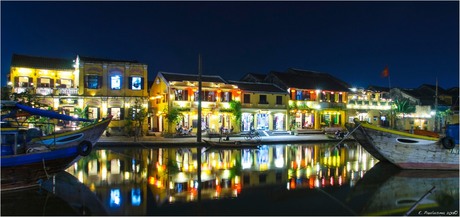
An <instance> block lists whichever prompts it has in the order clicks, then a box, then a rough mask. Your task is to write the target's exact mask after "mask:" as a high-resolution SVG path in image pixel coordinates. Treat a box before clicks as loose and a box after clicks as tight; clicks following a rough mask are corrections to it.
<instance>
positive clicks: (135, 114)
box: [125, 98, 147, 142]
mask: <svg viewBox="0 0 460 217" xmlns="http://www.w3.org/2000/svg"><path fill="white" fill-rule="evenodd" d="M128 113H129V118H128V120H127V121H126V125H128V126H126V125H125V127H128V128H129V127H132V128H131V129H134V141H135V142H136V141H138V139H139V137H140V136H142V128H143V123H144V120H145V118H146V117H147V109H146V108H145V107H144V106H143V105H142V101H141V98H136V99H135V100H134V104H133V105H132V106H131V107H130V108H129V110H128Z"/></svg>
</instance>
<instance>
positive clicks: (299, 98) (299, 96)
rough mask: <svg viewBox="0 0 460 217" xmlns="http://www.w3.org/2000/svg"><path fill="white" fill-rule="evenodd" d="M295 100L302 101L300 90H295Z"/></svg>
mask: <svg viewBox="0 0 460 217" xmlns="http://www.w3.org/2000/svg"><path fill="white" fill-rule="evenodd" d="M296 99H297V100H302V91H301V90H297V96H296Z"/></svg>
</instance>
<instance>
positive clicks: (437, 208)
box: [346, 162, 459, 216]
mask: <svg viewBox="0 0 460 217" xmlns="http://www.w3.org/2000/svg"><path fill="white" fill-rule="evenodd" d="M377 174H378V175H377ZM433 187H435V188H434V191H432V192H429V191H430V189H432V188H433ZM425 195H426V197H425V198H423V196H425ZM419 200H420V201H419ZM346 202H347V204H349V205H350V206H352V207H353V208H354V209H356V210H357V213H359V214H360V215H369V216H371V215H372V216H373V215H377V216H382V215H405V214H410V215H437V216H439V215H456V216H458V210H459V171H458V170H454V171H432V170H401V169H399V168H397V167H396V166H393V165H392V164H390V163H384V162H380V163H378V164H377V165H375V166H374V167H373V168H372V169H371V170H370V171H368V173H366V175H365V176H364V177H363V178H362V179H360V180H359V181H358V182H357V184H356V186H355V187H354V188H353V189H352V192H351V193H350V194H349V195H348V197H347V199H346ZM413 207H415V209H413V210H412V208H413Z"/></svg>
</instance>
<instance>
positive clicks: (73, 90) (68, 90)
mask: <svg viewBox="0 0 460 217" xmlns="http://www.w3.org/2000/svg"><path fill="white" fill-rule="evenodd" d="M57 94H58V95H66V96H72V95H78V88H57Z"/></svg>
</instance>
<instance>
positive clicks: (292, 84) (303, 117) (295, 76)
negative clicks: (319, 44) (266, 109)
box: [243, 69, 349, 130]
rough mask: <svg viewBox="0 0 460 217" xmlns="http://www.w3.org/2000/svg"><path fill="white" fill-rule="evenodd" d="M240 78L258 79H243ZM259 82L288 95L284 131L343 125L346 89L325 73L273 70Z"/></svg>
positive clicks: (339, 81)
mask: <svg viewBox="0 0 460 217" xmlns="http://www.w3.org/2000/svg"><path fill="white" fill-rule="evenodd" d="M258 77H259V78H258ZM243 79H249V80H251V79H252V80H254V79H256V80H257V79H259V80H260V79H262V78H260V76H252V77H250V76H246V77H244V78H243ZM263 81H264V82H269V83H273V84H276V85H278V86H279V87H281V88H283V89H285V90H286V91H287V92H288V93H289V102H288V104H287V105H288V110H289V118H288V119H289V120H288V123H289V124H288V128H287V129H288V130H297V129H305V128H307V129H322V128H325V127H334V126H342V127H343V126H344V124H345V122H346V103H347V97H348V90H349V89H348V84H346V83H345V82H343V81H341V80H339V79H337V78H335V77H333V76H331V75H329V74H327V73H319V72H312V71H305V70H299V69H288V70H287V71H286V72H274V71H273V72H270V73H269V74H268V75H266V76H265V77H263Z"/></svg>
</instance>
